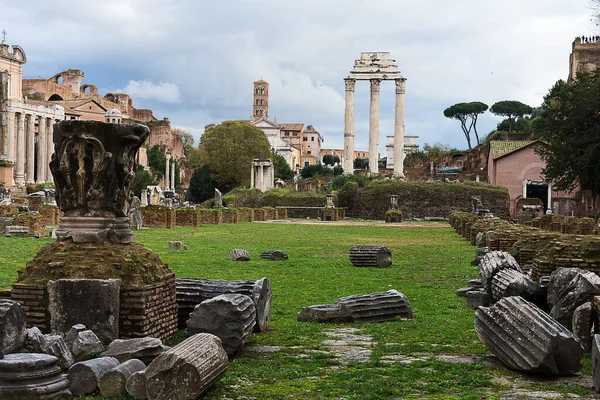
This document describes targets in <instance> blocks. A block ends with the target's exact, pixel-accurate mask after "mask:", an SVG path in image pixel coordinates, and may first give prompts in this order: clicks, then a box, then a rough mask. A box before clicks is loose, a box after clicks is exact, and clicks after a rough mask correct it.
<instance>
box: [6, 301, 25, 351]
mask: <svg viewBox="0 0 600 400" xmlns="http://www.w3.org/2000/svg"><path fill="white" fill-rule="evenodd" d="M26 337H27V330H26V327H25V310H23V307H21V305H20V304H19V303H17V302H16V301H13V300H8V299H0V358H2V355H4V354H8V353H13V352H15V351H17V350H19V349H20V348H21V347H23V344H25V339H26Z"/></svg>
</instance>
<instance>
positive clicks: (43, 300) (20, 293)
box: [10, 283, 50, 333]
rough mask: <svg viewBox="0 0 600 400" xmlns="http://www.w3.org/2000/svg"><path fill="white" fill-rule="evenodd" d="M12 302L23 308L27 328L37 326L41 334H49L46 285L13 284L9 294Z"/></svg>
mask: <svg viewBox="0 0 600 400" xmlns="http://www.w3.org/2000/svg"><path fill="white" fill-rule="evenodd" d="M10 297H11V299H12V300H14V301H16V302H18V303H19V304H21V305H22V306H23V309H24V310H25V313H26V315H27V317H26V321H27V326H28V327H32V326H37V327H38V328H39V329H40V330H41V331H42V332H44V333H50V313H49V312H48V291H47V290H46V285H25V284H21V283H15V284H14V285H13V288H12V290H11V293H10Z"/></svg>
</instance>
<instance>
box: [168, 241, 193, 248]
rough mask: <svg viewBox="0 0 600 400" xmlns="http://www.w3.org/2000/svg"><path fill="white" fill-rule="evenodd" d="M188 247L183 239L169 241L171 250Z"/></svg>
mask: <svg viewBox="0 0 600 400" xmlns="http://www.w3.org/2000/svg"><path fill="white" fill-rule="evenodd" d="M187 249H188V247H187V246H186V245H185V244H183V242H181V241H172V242H169V250H187Z"/></svg>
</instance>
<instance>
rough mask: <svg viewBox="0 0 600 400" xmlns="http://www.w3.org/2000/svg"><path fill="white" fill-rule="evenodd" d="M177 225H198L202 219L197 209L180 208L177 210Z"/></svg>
mask: <svg viewBox="0 0 600 400" xmlns="http://www.w3.org/2000/svg"><path fill="white" fill-rule="evenodd" d="M176 214H177V216H176V220H177V226H198V225H200V219H199V218H198V211H197V210H190V209H184V208H180V209H178V210H177V211H176Z"/></svg>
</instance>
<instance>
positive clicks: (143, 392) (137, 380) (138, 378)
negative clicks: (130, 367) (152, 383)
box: [125, 370, 148, 400]
mask: <svg viewBox="0 0 600 400" xmlns="http://www.w3.org/2000/svg"><path fill="white" fill-rule="evenodd" d="M147 385H148V378H146V370H143V371H138V372H134V373H133V374H131V376H130V377H129V378H128V379H127V384H126V385H125V390H127V393H128V394H129V395H130V396H131V397H133V398H134V399H135V400H146V399H147V398H148V388H147Z"/></svg>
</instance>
